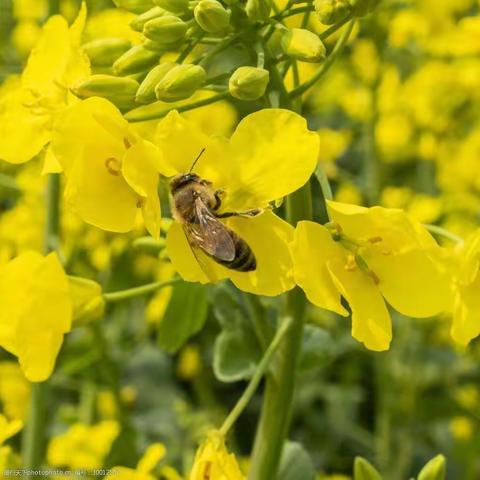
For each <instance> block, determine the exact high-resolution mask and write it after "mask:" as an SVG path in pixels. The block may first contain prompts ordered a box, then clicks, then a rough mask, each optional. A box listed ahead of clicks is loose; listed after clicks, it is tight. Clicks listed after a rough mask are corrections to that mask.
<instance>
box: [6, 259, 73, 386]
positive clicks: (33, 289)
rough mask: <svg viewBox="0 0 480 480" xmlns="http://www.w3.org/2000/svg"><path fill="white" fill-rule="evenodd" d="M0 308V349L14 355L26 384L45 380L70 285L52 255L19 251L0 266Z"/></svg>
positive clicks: (68, 310) (68, 316) (66, 326)
mask: <svg viewBox="0 0 480 480" xmlns="http://www.w3.org/2000/svg"><path fill="white" fill-rule="evenodd" d="M0 305H1V306H2V307H1V309H0V346H2V347H3V348H4V349H5V350H7V351H9V352H10V353H12V354H13V355H15V356H17V357H18V360H19V362H20V366H21V367H22V370H23V372H24V374H25V376H26V377H27V379H28V380H30V381H31V382H42V381H44V380H46V379H47V378H48V377H49V376H50V375H51V373H52V371H53V368H54V365H55V359H56V358H57V354H58V352H59V350H60V347H61V345H62V342H63V336H64V335H65V333H67V332H69V331H70V328H71V321H72V301H71V295H70V286H69V284H68V279H67V276H66V275H65V272H64V271H63V268H62V266H61V265H60V262H59V260H58V257H57V255H56V254H55V253H51V254H50V255H47V256H46V257H43V256H42V255H40V254H38V253H35V252H31V251H30V252H25V253H23V254H21V255H20V256H18V257H17V258H15V259H14V260H12V261H10V262H9V263H8V264H6V265H5V266H3V267H2V269H1V272H0Z"/></svg>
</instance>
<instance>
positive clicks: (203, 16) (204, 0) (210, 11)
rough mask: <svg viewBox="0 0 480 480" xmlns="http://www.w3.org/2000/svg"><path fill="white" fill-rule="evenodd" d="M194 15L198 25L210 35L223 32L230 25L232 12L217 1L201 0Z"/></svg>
mask: <svg viewBox="0 0 480 480" xmlns="http://www.w3.org/2000/svg"><path fill="white" fill-rule="evenodd" d="M193 14H194V15H195V20H196V21H197V23H198V24H199V25H200V26H201V27H202V28H203V30H205V31H206V32H208V33H218V32H222V31H224V30H225V29H226V28H227V27H228V25H229V24H230V11H229V10H226V9H225V8H223V5H222V4H221V3H220V2H217V0H200V2H198V4H197V6H196V7H195V9H194V10H193Z"/></svg>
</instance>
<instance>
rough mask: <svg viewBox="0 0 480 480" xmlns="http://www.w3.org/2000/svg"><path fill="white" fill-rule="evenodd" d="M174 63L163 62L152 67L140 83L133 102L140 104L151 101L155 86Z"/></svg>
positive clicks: (153, 98)
mask: <svg viewBox="0 0 480 480" xmlns="http://www.w3.org/2000/svg"><path fill="white" fill-rule="evenodd" d="M175 65H176V64H175V63H173V62H165V63H162V64H160V65H157V66H156V67H153V68H152V69H151V70H150V71H149V72H148V74H147V76H146V77H145V79H144V80H143V82H142V83H141V84H140V87H139V88H138V90H137V95H136V96H135V102H136V103H142V104H146V103H151V102H153V101H154V100H155V87H156V86H157V84H158V82H159V81H160V80H161V79H162V78H163V77H164V76H165V74H166V73H167V72H169V71H170V70H171V69H172V68H173V67H174V66H175Z"/></svg>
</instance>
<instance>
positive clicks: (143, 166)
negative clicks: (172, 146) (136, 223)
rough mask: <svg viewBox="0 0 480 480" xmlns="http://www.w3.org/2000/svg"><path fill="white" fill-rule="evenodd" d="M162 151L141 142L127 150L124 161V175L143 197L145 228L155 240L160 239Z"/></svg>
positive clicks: (148, 143)
mask: <svg viewBox="0 0 480 480" xmlns="http://www.w3.org/2000/svg"><path fill="white" fill-rule="evenodd" d="M158 157H161V154H160V151H159V150H158V149H157V147H155V146H154V145H153V144H151V143H150V142H146V141H142V140H139V141H138V142H136V143H135V144H134V145H132V146H131V147H130V148H128V149H127V151H126V152H125V155H124V157H123V160H122V174H123V177H124V178H125V180H126V181H127V183H128V184H129V185H130V187H132V189H133V190H135V192H137V194H138V195H139V196H140V197H142V198H141V200H140V202H141V205H142V213H143V219H144V221H145V226H146V228H147V230H148V231H149V232H150V235H152V237H154V238H159V237H160V220H161V214H160V200H159V197H158V190H157V187H158V173H157V170H156V168H155V165H157V164H158V163H160V162H161V161H160V160H159V158H158Z"/></svg>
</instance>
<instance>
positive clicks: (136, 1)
mask: <svg viewBox="0 0 480 480" xmlns="http://www.w3.org/2000/svg"><path fill="white" fill-rule="evenodd" d="M113 3H114V4H115V5H116V6H117V7H118V8H123V9H124V10H128V11H129V12H133V13H143V12H146V11H147V10H148V9H149V8H152V7H153V2H152V0H113Z"/></svg>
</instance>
